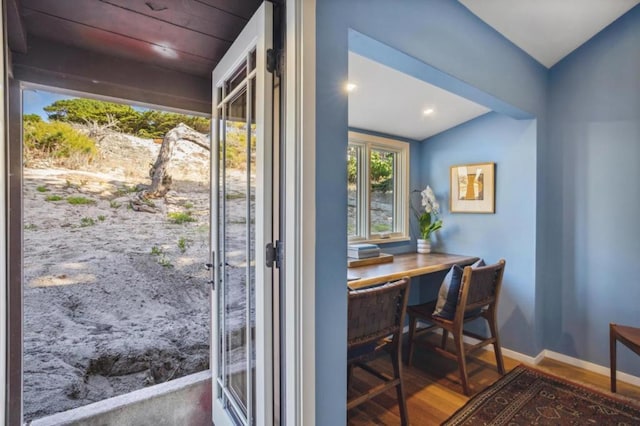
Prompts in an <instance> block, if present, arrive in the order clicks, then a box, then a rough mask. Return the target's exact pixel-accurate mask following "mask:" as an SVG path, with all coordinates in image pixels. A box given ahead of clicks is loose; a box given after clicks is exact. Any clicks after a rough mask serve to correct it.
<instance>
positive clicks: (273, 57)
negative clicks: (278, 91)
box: [267, 49, 282, 76]
mask: <svg viewBox="0 0 640 426" xmlns="http://www.w3.org/2000/svg"><path fill="white" fill-rule="evenodd" d="M281 65H282V54H281V51H280V50H275V49H267V71H269V72H270V73H273V74H275V75H277V76H280V70H281Z"/></svg>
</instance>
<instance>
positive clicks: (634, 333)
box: [609, 323, 640, 392]
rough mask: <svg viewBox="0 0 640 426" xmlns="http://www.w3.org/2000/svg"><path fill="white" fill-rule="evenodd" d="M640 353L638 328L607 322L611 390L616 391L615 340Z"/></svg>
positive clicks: (639, 332)
mask: <svg viewBox="0 0 640 426" xmlns="http://www.w3.org/2000/svg"><path fill="white" fill-rule="evenodd" d="M618 340H619V341H620V342H621V343H622V344H623V345H625V346H626V347H628V348H629V349H631V350H632V351H633V352H635V353H636V354H638V355H640V328H638V327H628V326H626V325H618V324H613V323H611V324H609V356H610V363H611V392H615V391H616V341H618Z"/></svg>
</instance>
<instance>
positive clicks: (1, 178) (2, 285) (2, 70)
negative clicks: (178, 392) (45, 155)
mask: <svg viewBox="0 0 640 426" xmlns="http://www.w3.org/2000/svg"><path fill="white" fill-rule="evenodd" d="M0 14H1V15H2V16H0V34H1V37H2V39H1V41H0V95H1V96H2V101H0V147H2V148H1V149H0V236H2V237H1V238H0V241H1V242H0V413H2V415H1V416H0V425H3V424H4V422H5V421H6V418H5V415H6V412H7V410H6V391H7V377H6V371H7V358H6V354H7V338H8V336H9V330H7V283H8V280H7V240H8V238H7V192H6V191H7V189H6V188H7V182H6V179H7V169H6V164H7V162H6V158H5V152H6V149H5V147H6V146H7V127H6V126H7V115H6V108H7V96H8V87H7V85H6V83H7V75H6V62H5V59H6V58H5V42H6V40H5V36H4V1H0Z"/></svg>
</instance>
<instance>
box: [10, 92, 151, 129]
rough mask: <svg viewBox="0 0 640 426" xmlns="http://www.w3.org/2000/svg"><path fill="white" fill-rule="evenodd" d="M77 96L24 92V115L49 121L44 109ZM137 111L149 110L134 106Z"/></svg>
mask: <svg viewBox="0 0 640 426" xmlns="http://www.w3.org/2000/svg"><path fill="white" fill-rule="evenodd" d="M75 98H77V96H70V95H62V94H60V93H52V92H47V91H45V90H36V89H25V90H23V92H22V113H23V114H38V115H39V116H40V117H42V119H43V120H44V121H49V119H48V117H47V113H46V112H44V109H43V108H44V107H46V106H49V105H51V104H52V103H54V102H55V101H59V100H62V99H75ZM132 107H133V109H135V110H136V111H147V110H148V109H149V108H144V107H139V106H135V105H132Z"/></svg>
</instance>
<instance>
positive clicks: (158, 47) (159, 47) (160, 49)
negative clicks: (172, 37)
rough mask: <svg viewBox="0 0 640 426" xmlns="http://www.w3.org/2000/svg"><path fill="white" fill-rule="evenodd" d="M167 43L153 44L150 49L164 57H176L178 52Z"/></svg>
mask: <svg viewBox="0 0 640 426" xmlns="http://www.w3.org/2000/svg"><path fill="white" fill-rule="evenodd" d="M167 44H168V43H161V44H153V45H151V49H153V50H154V51H155V52H157V53H159V54H160V55H161V56H164V57H165V58H170V59H176V58H177V57H178V52H176V51H175V50H173V49H172V48H171V47H169V46H168V45H167Z"/></svg>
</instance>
